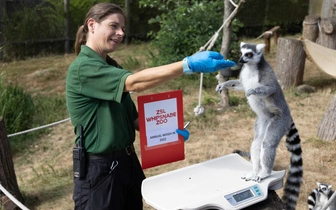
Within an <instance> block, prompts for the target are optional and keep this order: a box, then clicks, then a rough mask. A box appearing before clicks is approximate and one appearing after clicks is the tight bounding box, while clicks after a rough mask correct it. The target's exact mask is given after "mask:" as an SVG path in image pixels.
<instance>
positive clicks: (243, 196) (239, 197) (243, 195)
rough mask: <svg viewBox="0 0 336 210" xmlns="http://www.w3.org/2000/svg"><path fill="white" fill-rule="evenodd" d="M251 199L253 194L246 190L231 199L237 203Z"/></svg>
mask: <svg viewBox="0 0 336 210" xmlns="http://www.w3.org/2000/svg"><path fill="white" fill-rule="evenodd" d="M251 197H253V193H252V192H251V190H246V191H243V192H241V193H238V194H235V195H233V198H234V199H235V200H236V202H237V203H239V202H240V201H243V200H246V199H248V198H251Z"/></svg>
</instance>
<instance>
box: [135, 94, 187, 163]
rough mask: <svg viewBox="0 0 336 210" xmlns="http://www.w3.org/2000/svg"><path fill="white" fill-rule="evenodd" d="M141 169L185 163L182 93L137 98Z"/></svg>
mask: <svg viewBox="0 0 336 210" xmlns="http://www.w3.org/2000/svg"><path fill="white" fill-rule="evenodd" d="M138 112H139V130H140V150H141V162H142V168H143V169H146V168H150V167H154V166H158V165H163V164H166V163H171V162H175V161H178V160H183V159H184V139H183V137H182V136H180V135H178V134H177V133H176V129H181V130H183V102H182V91H181V90H177V91H171V92H165V93H158V94H151V95H145V96H138Z"/></svg>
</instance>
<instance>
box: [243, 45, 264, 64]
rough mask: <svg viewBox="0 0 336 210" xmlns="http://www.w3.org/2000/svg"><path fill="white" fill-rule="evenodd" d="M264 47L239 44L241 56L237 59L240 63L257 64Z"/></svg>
mask: <svg viewBox="0 0 336 210" xmlns="http://www.w3.org/2000/svg"><path fill="white" fill-rule="evenodd" d="M264 47H265V45H264V44H257V45H256V44H246V43H244V42H241V43H240V52H241V56H240V58H239V62H240V63H243V64H244V63H246V64H257V63H259V61H260V58H261V57H262V49H263V48H264Z"/></svg>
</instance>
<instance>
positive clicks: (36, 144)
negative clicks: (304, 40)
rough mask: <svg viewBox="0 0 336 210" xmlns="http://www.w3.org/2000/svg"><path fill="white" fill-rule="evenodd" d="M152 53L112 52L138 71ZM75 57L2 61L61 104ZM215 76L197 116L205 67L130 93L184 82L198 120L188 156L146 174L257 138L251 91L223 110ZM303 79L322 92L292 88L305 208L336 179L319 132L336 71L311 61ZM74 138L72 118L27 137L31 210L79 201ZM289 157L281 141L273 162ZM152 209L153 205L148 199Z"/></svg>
mask: <svg viewBox="0 0 336 210" xmlns="http://www.w3.org/2000/svg"><path fill="white" fill-rule="evenodd" d="M246 42H248V40H246ZM271 46H275V45H271ZM272 50H273V52H272V53H270V54H269V55H266V59H267V60H268V61H269V62H270V64H271V65H272V66H273V67H274V66H275V61H276V58H275V56H276V53H274V51H275V48H274V47H273V48H272ZM147 52H148V53H147ZM153 54H155V50H153V49H151V48H150V47H149V45H148V44H146V43H142V44H137V45H130V46H126V45H122V46H120V48H119V50H118V51H117V52H115V53H114V54H112V57H113V58H115V59H116V60H117V61H118V62H119V63H120V64H121V65H122V66H123V67H124V68H125V69H132V70H133V71H139V70H141V69H143V68H145V67H147V66H148V65H149V61H150V59H151V57H152V56H153ZM74 58H75V55H73V54H70V55H65V56H60V55H55V56H50V57H41V58H32V59H27V60H25V61H15V62H11V63H0V70H1V73H2V74H4V75H6V78H7V81H8V82H17V83H18V84H20V85H22V86H23V87H24V89H25V90H26V91H28V92H30V93H31V94H33V95H40V97H41V100H43V97H44V96H45V97H46V98H45V99H46V100H48V101H50V103H54V104H55V106H62V105H61V104H58V103H62V100H60V101H59V100H57V97H60V98H62V97H64V93H65V77H66V73H67V67H68V66H69V64H70V63H71V62H72V61H73V60H74ZM214 76H215V75H208V76H207V77H205V79H204V87H205V88H204V89H203V97H202V106H204V108H205V113H204V114H203V115H201V116H199V117H195V114H194V112H193V109H194V108H195V107H196V106H197V105H198V90H199V75H198V74H196V75H192V76H182V77H180V78H178V79H175V80H174V81H171V82H168V83H166V84H165V85H161V86H160V87H158V88H154V89H152V90H148V91H144V92H142V93H132V95H131V96H132V98H133V100H134V101H135V103H136V102H137V96H139V95H145V94H151V93H157V92H164V91H169V90H177V89H182V90H183V102H184V118H185V121H191V124H190V126H189V127H188V130H189V131H190V139H189V140H188V141H187V142H186V144H185V154H186V158H185V159H184V160H182V161H178V162H174V163H170V164H166V165H162V166H157V167H154V168H149V169H146V170H145V174H146V176H147V177H150V176H154V175H157V174H162V173H164V172H168V171H171V170H175V169H178V168H183V167H186V166H189V165H192V164H195V163H199V162H202V161H205V160H209V159H212V158H216V157H220V156H223V155H227V154H230V153H231V152H232V151H233V150H234V149H240V150H244V151H248V150H249V147H250V144H251V142H252V140H253V124H254V120H255V114H254V113H253V112H252V111H251V110H250V108H249V106H248V104H247V103H246V99H245V97H244V95H243V94H242V93H236V92H230V101H231V104H232V106H231V107H230V108H229V109H227V110H218V103H219V96H218V94H217V93H216V92H215V91H214V89H215V87H216V85H217V81H216V79H215V78H214ZM304 83H305V84H309V85H313V86H315V88H316V92H314V93H311V94H302V93H299V92H298V91H297V90H296V89H295V88H292V89H290V90H287V91H285V96H286V100H287V102H288V104H289V106H290V108H291V112H292V116H293V119H294V121H295V123H296V125H297V128H298V130H299V133H300V136H301V140H302V147H303V161H304V181H303V185H302V187H301V194H300V198H299V203H298V207H297V209H298V210H303V209H307V205H306V202H307V197H308V194H309V193H310V192H311V191H312V190H313V189H314V188H316V182H317V181H318V182H325V183H329V184H332V185H334V186H335V185H336V176H335V175H336V174H335V171H336V165H335V162H334V157H335V155H336V144H335V142H330V141H323V140H321V139H318V138H317V137H316V131H317V126H318V123H319V122H320V120H321V119H322V117H323V115H324V113H325V111H326V109H327V107H328V105H329V103H330V102H331V100H332V98H333V97H334V95H335V90H336V85H335V79H333V78H331V77H330V76H328V75H326V74H325V73H323V72H321V71H319V70H317V68H316V67H314V65H313V64H312V63H310V62H309V61H307V62H306V68H305V75H304ZM47 96H48V97H47ZM49 97H51V98H49ZM54 97H56V99H55V98H54ZM51 114H52V115H53V118H57V112H55V113H51ZM64 117H66V116H62V119H63V118H64ZM57 120H60V119H57ZM55 121H56V120H55ZM73 141H74V134H73V128H72V126H71V123H70V122H69V121H68V122H65V123H62V124H59V125H57V126H54V127H51V128H48V132H46V134H45V135H43V136H42V137H40V138H38V139H34V140H33V141H29V142H30V143H29V144H26V145H25V147H24V150H22V152H20V153H19V154H16V155H15V157H14V166H15V171H16V176H17V180H18V183H19V186H20V190H21V192H22V194H23V195H24V197H25V200H26V203H25V204H26V205H27V207H28V208H30V209H32V210H34V209H35V210H40V209H41V210H42V209H43V210H44V209H62V210H67V209H73V201H72V198H71V197H72V187H73V182H72V158H71V154H72V147H73ZM135 147H136V150H137V154H140V151H139V150H140V149H139V148H140V146H139V136H138V135H137V140H136V142H135ZM139 158H140V156H139ZM288 161H289V155H288V152H287V149H286V148H285V145H284V142H282V143H280V145H279V148H278V149H277V157H276V162H275V166H274V167H275V168H274V169H275V170H283V169H287V168H288ZM277 193H278V194H279V195H280V196H281V195H282V190H278V191H277ZM145 209H147V210H150V209H153V208H152V207H150V206H149V205H148V204H146V203H145Z"/></svg>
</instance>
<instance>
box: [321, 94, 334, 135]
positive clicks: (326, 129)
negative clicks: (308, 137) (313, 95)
mask: <svg viewBox="0 0 336 210" xmlns="http://www.w3.org/2000/svg"><path fill="white" fill-rule="evenodd" d="M335 128H336V96H335V97H334V99H333V100H332V102H331V103H330V105H329V108H328V110H327V111H326V113H325V114H324V117H323V119H322V121H321V122H320V123H319V127H318V130H317V137H319V138H320V139H323V140H328V141H332V140H335V139H336V129H335Z"/></svg>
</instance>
